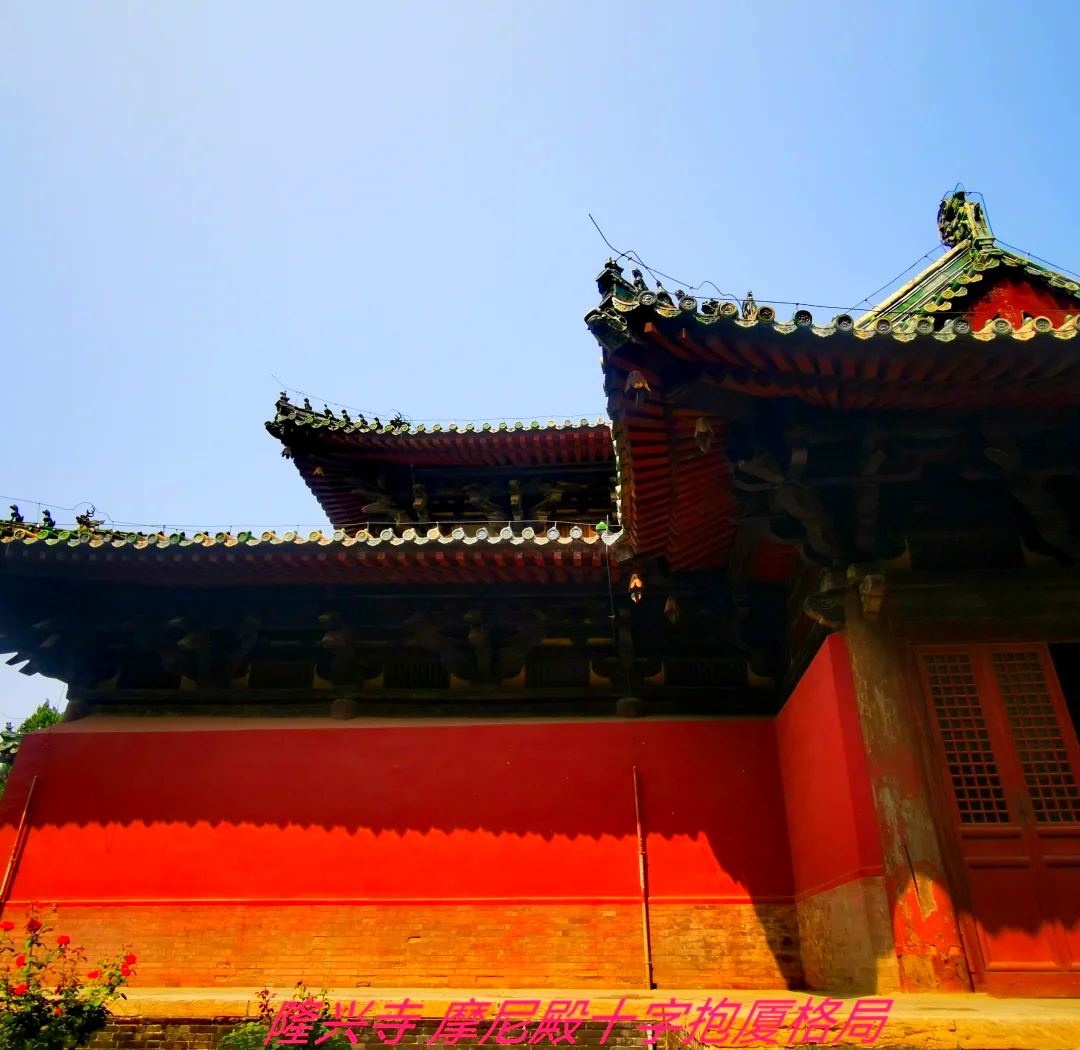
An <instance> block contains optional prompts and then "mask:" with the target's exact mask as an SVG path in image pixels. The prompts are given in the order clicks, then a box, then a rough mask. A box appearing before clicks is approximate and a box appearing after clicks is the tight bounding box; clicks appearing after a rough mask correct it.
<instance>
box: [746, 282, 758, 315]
mask: <svg viewBox="0 0 1080 1050" xmlns="http://www.w3.org/2000/svg"><path fill="white" fill-rule="evenodd" d="M757 312H758V305H757V302H756V301H755V300H754V293H753V292H751V291H750V290H749V289H747V292H746V298H745V299H744V300H743V301H742V316H743V320H744V321H753V320H754V318H756V317H757Z"/></svg>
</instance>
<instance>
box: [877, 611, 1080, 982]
mask: <svg viewBox="0 0 1080 1050" xmlns="http://www.w3.org/2000/svg"><path fill="white" fill-rule="evenodd" d="M946 633H947V634H949V635H954V634H958V633H959V632H954V631H948V632H946ZM941 634H942V632H941V630H940V625H938V624H933V623H922V624H919V625H918V626H915V625H908V629H907V630H904V631H902V632H896V635H895V637H896V641H897V644H898V646H899V648H900V650H901V666H902V669H903V677H904V686H905V689H906V690H907V691H908V694H909V700H910V706H911V707H912V708H913V713H914V716H915V725H916V726H917V727H918V731H919V737H920V738H921V739H920V752H921V754H920V760H921V762H922V765H923V771H924V775H925V777H926V783H927V787H928V794H929V800H930V808H931V812H932V813H933V815H934V820H935V821H936V822H937V823H938V827H939V834H938V841H939V845H940V848H941V853H942V864H943V867H944V874H945V877H946V881H947V884H948V889H949V892H950V893H951V895H952V901H953V909H954V911H955V913H956V919H957V926H958V928H959V930H960V939H961V942H962V945H963V949H964V954H965V957H966V959H967V964H968V972H969V974H970V976H971V982H972V987H973V988H974V990H975V991H977V992H986V993H989V994H996V995H1031V996H1069V997H1072V996H1075V995H1076V994H1077V973H1076V971H1063V972H1062V973H1060V974H1058V973H1053V972H1045V973H1043V972H1032V973H1031V974H1030V975H1028V974H1025V973H1023V972H1020V971H1015V972H1014V971H1005V972H995V971H992V970H989V969H988V968H987V965H986V957H985V955H984V953H983V950H982V943H981V940H980V937H979V932H978V926H977V923H976V920H975V910H974V906H973V904H972V899H971V884H970V882H969V879H968V874H967V868H966V865H965V863H964V859H963V852H962V850H961V845H960V827H959V823H958V819H957V813H956V809H955V804H954V794H953V791H952V785H951V783H950V782H949V780H948V776H947V766H946V762H945V761H944V757H943V755H942V748H941V742H940V739H939V734H938V729H937V727H936V726H935V724H934V717H935V716H934V712H933V710H932V705H931V702H930V698H929V697H928V696H927V693H926V688H925V686H924V683H923V675H922V669H921V667H920V664H919V654H920V652H934V651H936V652H956V651H966V652H969V653H970V652H971V650H972V649H975V648H976V647H977V648H978V656H979V659H974V658H973V659H972V671H973V673H975V675H976V681H977V683H978V682H980V681H981V677H982V671H983V670H986V669H984V668H982V667H981V660H982V657H983V656H985V657H986V661H987V664H988V665H989V660H990V655H991V654H992V652H993V651H994V650H995V649H998V650H1010V649H1022V648H1024V647H1031V648H1036V647H1038V648H1041V649H1042V650H1044V652H1045V660H1043V658H1042V657H1041V658H1040V663H1041V664H1044V666H1043V668H1042V670H1043V674H1044V676H1045V677H1046V679H1047V685H1048V688H1049V689H1050V692H1051V695H1052V697H1054V698H1055V703H1054V708H1055V712H1056V713H1057V717H1058V721H1059V723H1060V722H1062V715H1064V723H1063V724H1062V725H1061V731H1062V733H1063V734H1064V733H1068V732H1069V731H1070V730H1071V731H1072V733H1073V736H1074V739H1075V740H1076V741H1077V749H1078V750H1080V729H1078V727H1076V726H1075V725H1074V723H1073V721H1072V718H1071V715H1070V713H1069V711H1068V710H1067V707H1066V705H1065V703H1064V697H1063V694H1062V690H1061V682H1060V680H1059V679H1058V676H1057V668H1056V667H1055V666H1054V662H1053V657H1052V656H1051V654H1050V650H1049V647H1050V645H1051V644H1058V641H1059V640H1060V641H1061V642H1065V641H1066V639H1064V638H1061V639H1059V640H1055V641H1053V642H1051V641H1047V640H1045V639H1036V638H1031V637H1030V636H1029V637H1026V638H1025V637H1021V638H1016V637H1015V636H1012V635H1011V632H1008V633H1006V632H1003V631H1000V630H995V629H993V628H991V629H989V630H987V629H986V628H985V626H984V629H983V630H974V631H971V632H970V633H969V634H968V637H967V639H965V640H963V641H961V640H960V638H959V637H954V638H949V639H948V640H942V637H941ZM973 634H974V635H977V636H980V637H978V638H977V640H976V639H972V638H971V635H973ZM1071 640H1072V639H1069V641H1071ZM972 655H973V657H974V656H975V655H976V654H972ZM987 673H992V671H989V670H987ZM1051 676H1052V677H1051ZM990 684H991V685H993V684H994V683H990ZM999 691H1000V690H999ZM980 702H983V701H982V698H981V693H980ZM996 760H997V761H998V762H999V763H1001V762H1005V761H1009V762H1012V756H1011V755H997V756H996ZM1020 775H1021V779H1020V783H1024V778H1023V771H1022V770H1021V771H1020ZM1011 808H1012V805H1011V803H1010V809H1011ZM974 964H977V965H974Z"/></svg>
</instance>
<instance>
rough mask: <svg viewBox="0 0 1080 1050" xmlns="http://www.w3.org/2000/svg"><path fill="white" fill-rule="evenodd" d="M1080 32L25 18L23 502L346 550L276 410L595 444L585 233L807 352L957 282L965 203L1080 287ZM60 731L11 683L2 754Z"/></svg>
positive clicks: (589, 245) (9, 171) (8, 474)
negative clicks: (905, 277) (294, 405)
mask: <svg viewBox="0 0 1080 1050" xmlns="http://www.w3.org/2000/svg"><path fill="white" fill-rule="evenodd" d="M1078 26H1080V5H1078V4H1076V3H1075V0H1065V2H1043V3H1040V4H1037V5H1027V4H1018V3H1014V2H1010V3H1001V2H999V0H983V2H982V3H979V4H961V5H942V4H940V3H935V4H930V3H905V4H903V5H899V4H889V5H887V4H882V3H866V2H860V3H846V2H843V3H842V2H836V0H825V2H820V3H815V4H810V3H767V2H762V0H755V2H753V3H739V4H734V3H719V2H714V3H706V4H700V3H694V2H684V3H680V4H677V5H669V6H665V5H662V4H656V3H641V2H637V0H620V2H619V3H617V4H606V3H604V4H601V3H589V2H583V0H577V2H572V3H562V2H555V0H547V2H545V3H540V4H537V3H531V4H525V3H514V2H505V0H502V2H487V3H473V2H467V0H465V2H458V3H436V2H435V0H428V2H425V3H410V2H404V0H395V2H393V3H379V4H374V3H362V2H359V0H351V2H347V3H339V2H333V0H319V2H318V3H313V4H302V5H301V4H295V3H273V2H268V0H258V2H242V0H228V2H226V3H222V2H220V0H216V2H210V3H200V2H196V0H185V2H184V3H176V4H144V3H134V2H132V3H118V2H107V3H103V4H82V3H74V2H69V3H56V4H44V5H42V4H19V3H16V2H14V0H0V113H2V117H0V200H2V207H0V243H2V251H0V289H2V291H0V348H2V349H0V353H2V355H3V356H2V361H3V371H2V380H0V381H2V383H3V389H4V393H5V397H4V406H3V411H2V413H0V449H2V450H3V453H2V456H3V458H2V460H0V497H2V498H3V499H2V504H3V506H6V505H7V504H8V503H9V502H11V500H12V499H16V500H17V501H18V503H19V505H20V507H21V508H22V510H23V513H24V514H26V515H27V516H28V517H29V516H30V515H37V514H38V513H39V512H40V509H41V507H48V508H49V509H50V510H51V511H52V513H53V515H54V517H55V518H56V519H57V520H58V521H63V520H67V521H71V520H72V519H73V518H74V515H75V513H77V512H78V511H79V510H81V509H85V504H86V502H91V503H93V504H94V505H95V506H96V507H97V509H98V511H99V515H98V516H99V517H100V516H102V515H107V516H108V517H109V518H110V519H111V520H113V521H116V522H124V523H133V524H137V525H144V526H149V527H155V528H156V527H160V526H162V525H180V526H188V527H189V529H190V530H195V529H198V528H201V527H208V526H215V525H221V526H228V525H232V526H233V527H240V526H256V527H269V526H279V527H294V526H296V525H307V524H309V523H310V524H312V525H313V526H315V525H322V524H325V519H324V518H323V516H322V514H321V512H320V511H319V508H318V506H317V504H316V503H315V501H314V500H313V499H312V497H311V496H310V495H309V494H308V492H307V489H306V488H305V487H304V485H303V483H302V482H301V480H300V478H299V477H298V476H297V475H296V474H295V472H294V470H293V468H292V465H291V464H290V463H289V462H287V461H286V460H283V459H281V458H280V456H279V455H278V452H279V448H278V446H277V444H276V442H275V441H274V440H273V439H272V438H271V437H270V436H269V435H268V434H267V433H266V432H265V430H264V429H263V426H262V424H263V422H264V421H265V420H266V419H268V418H270V416H271V414H272V411H273V404H274V400H275V397H276V395H277V392H278V390H279V389H281V385H280V384H284V385H285V386H286V387H288V388H290V389H294V390H300V391H305V392H307V393H309V394H310V395H311V400H312V401H313V402H314V403H315V404H316V405H317V406H321V405H322V403H323V401H324V400H332V401H334V402H338V403H341V404H344V405H346V406H349V407H350V408H360V409H361V410H363V411H364V412H365V413H366V414H367V415H368V416H369V417H370V416H371V415H373V414H379V415H381V416H382V417H383V418H384V419H385V418H387V417H388V416H390V415H392V414H393V413H394V412H395V411H400V412H402V413H404V414H405V415H406V416H408V417H410V418H411V419H413V420H414V421H421V420H457V421H459V422H464V421H466V420H469V419H492V420H499V419H507V420H514V419H532V418H534V417H535V418H539V419H542V420H547V419H550V418H558V419H564V418H568V417H569V418H575V419H576V418H580V417H582V416H586V415H587V416H593V417H596V416H599V415H602V414H603V411H604V399H603V395H602V390H601V376H600V370H599V349H598V347H597V345H596V343H595V342H594V341H593V339H592V337H591V336H590V335H589V333H588V331H587V330H586V328H585V326H584V324H583V323H582V318H583V316H584V314H585V312H586V311H587V310H588V309H589V308H590V307H591V306H592V305H594V303H595V301H596V298H597V295H596V287H595V285H594V284H593V278H594V277H595V275H596V273H597V272H598V271H599V270H600V268H601V267H602V265H603V262H604V259H605V258H606V256H607V255H608V254H609V253H608V249H607V248H606V247H605V245H604V244H603V242H602V241H601V240H600V237H599V236H598V234H597V232H596V230H595V228H594V227H593V225H592V223H591V222H590V221H589V218H588V216H589V213H592V215H594V216H595V218H596V220H597V222H598V223H599V224H600V226H601V227H602V228H603V230H604V232H605V233H606V234H607V237H608V238H609V239H610V240H611V242H612V243H613V244H614V245H616V246H617V247H618V248H619V249H620V250H625V249H633V250H635V251H637V252H638V253H640V255H641V256H642V257H643V258H644V259H645V261H646V262H647V263H648V264H649V265H650V266H651V267H654V268H658V269H660V270H663V271H665V272H667V273H670V274H673V275H674V276H676V277H678V278H681V279H682V280H683V281H685V282H686V283H687V284H697V283H699V282H702V281H705V280H711V281H713V282H715V284H716V285H717V286H719V288H720V289H722V290H723V291H724V292H729V293H732V294H736V295H741V294H742V293H744V292H745V291H746V290H747V289H748V288H752V289H753V291H754V293H755V296H756V297H757V298H758V300H759V301H762V302H765V301H770V300H771V301H776V300H785V301H801V302H805V303H814V304H819V303H820V304H824V305H825V306H826V307H830V308H829V309H815V310H814V313H815V317H816V318H817V319H819V320H827V319H828V318H829V317H831V316H832V315H833V314H834V313H838V312H841V311H840V310H839V309H832V308H831V307H833V306H835V307H848V308H850V307H854V306H855V305H856V304H857V303H858V302H859V301H860V300H861V299H862V298H863V297H865V296H868V295H870V294H871V293H872V292H874V291H875V290H876V289H878V288H879V287H880V286H882V285H884V284H886V283H887V282H889V281H890V279H891V278H894V277H896V275H897V274H899V273H900V271H902V270H903V269H904V267H906V266H909V265H910V264H913V263H915V262H916V261H917V260H919V259H920V258H921V257H922V256H924V255H925V254H926V253H928V252H932V251H933V249H935V247H936V245H937V234H936V228H935V224H934V217H935V213H936V208H937V203H938V201H939V199H940V198H941V196H942V195H943V194H944V193H945V192H947V191H949V190H951V189H952V188H953V187H954V186H955V185H956V183H957V182H958V181H959V182H962V183H963V184H964V186H965V187H966V188H967V189H969V190H973V191H981V192H982V193H983V194H984V195H985V200H986V203H987V206H988V212H989V216H990V220H991V222H992V224H993V227H994V231H995V233H996V234H997V235H998V236H999V237H1000V238H1001V239H1002V240H1004V241H1006V242H1009V243H1010V244H1013V245H1017V246H1019V247H1021V248H1023V249H1026V250H1028V251H1030V252H1034V253H1036V254H1038V255H1040V256H1043V257H1045V258H1047V259H1049V260H1051V261H1052V262H1054V263H1057V264H1059V265H1060V266H1063V267H1067V268H1069V269H1072V270H1080V246H1078V245H1077V243H1076V231H1077V230H1078V229H1080V199H1078V194H1077V176H1076V164H1077V156H1078V152H1080V109H1078V107H1077V105H1076V73H1075V67H1076V61H1077V28H1078ZM912 272H915V271H912ZM909 276H910V275H909ZM665 283H666V282H665ZM674 287H675V285H674V283H672V284H668V288H669V290H671V291H674ZM703 294H705V295H707V294H709V292H708V290H706V291H705V292H704V293H703ZM883 294H884V292H881V293H879V295H878V296H877V298H880V297H881V296H882V295H883ZM865 305H866V304H865V303H864V304H863V306H864V307H865ZM793 309H794V307H791V306H779V307H778V313H779V315H780V317H781V318H786V317H788V316H790V314H791V312H792V310H793ZM274 377H277V378H274ZM299 396H302V395H299ZM39 504H40V507H39ZM66 508H73V509H66ZM0 509H2V508H0ZM61 696H62V686H61V685H60V684H59V683H58V682H55V681H50V680H47V679H41V678H27V677H25V676H22V675H19V674H18V673H17V672H15V671H14V670H12V669H10V668H6V667H2V666H0V719H7V718H10V719H14V720H18V719H19V718H21V717H22V716H23V715H24V714H25V713H27V712H28V711H29V710H31V709H32V708H33V707H34V706H36V704H37V703H38V702H40V700H42V699H44V698H45V697H51V698H52V699H53V700H59V699H60V697H61Z"/></svg>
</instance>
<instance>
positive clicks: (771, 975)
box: [638, 903, 804, 989]
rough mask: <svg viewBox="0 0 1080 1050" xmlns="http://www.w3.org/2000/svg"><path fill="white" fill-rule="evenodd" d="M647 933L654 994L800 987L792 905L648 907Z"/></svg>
mask: <svg viewBox="0 0 1080 1050" xmlns="http://www.w3.org/2000/svg"><path fill="white" fill-rule="evenodd" d="M639 915H640V913H639ZM640 930H641V925H640V918H639V921H638V941H639V943H640V941H641V933H640ZM649 930H650V936H651V938H652V955H653V977H654V980H655V982H656V986H657V988H688V989H689V988H751V989H753V988H802V987H803V986H804V981H803V972H802V961H801V957H800V953H799V928H798V922H797V918H796V913H795V906H794V905H793V904H756V905H755V904H679V905H673V904H659V903H658V904H652V905H650V907H649ZM639 958H640V949H639ZM639 972H640V967H639Z"/></svg>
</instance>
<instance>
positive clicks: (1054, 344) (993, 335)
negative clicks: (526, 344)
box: [586, 297, 1080, 413]
mask: <svg viewBox="0 0 1080 1050" xmlns="http://www.w3.org/2000/svg"><path fill="white" fill-rule="evenodd" d="M654 298H655V297H654ZM695 307H696V304H695ZM586 322H587V324H588V325H589V328H590V330H591V331H592V332H593V334H594V336H595V337H596V338H597V340H598V341H599V342H600V344H601V346H602V347H603V349H604V368H605V371H606V372H607V373H608V382H609V389H612V391H613V393H614V394H615V395H616V398H615V405H614V406H612V405H611V404H610V403H609V411H614V412H616V413H617V412H618V411H619V409H620V407H621V399H620V398H619V396H618V395H619V394H624V393H627V391H625V389H624V387H623V385H622V381H624V380H625V379H626V377H627V376H628V375H629V373H630V372H631V371H635V370H636V371H639V372H641V374H642V377H643V379H644V380H645V382H646V383H647V384H648V392H647V394H646V397H647V398H648V399H660V400H662V399H663V393H664V382H665V373H666V372H679V373H680V375H681V376H684V375H685V371H686V368H687V367H689V368H691V369H695V370H699V371H700V374H701V375H703V376H705V377H706V378H707V379H708V380H709V381H711V382H714V383H715V384H716V385H717V386H719V387H721V388H723V389H725V390H729V391H732V392H735V393H742V394H746V395H749V396H753V397H794V398H799V399H801V400H804V401H806V402H808V403H811V404H817V405H821V406H824V407H831V408H841V409H871V408H890V409H942V408H953V407H954V408H986V407H997V406H1024V405H1027V406H1044V405H1045V406H1051V405H1067V404H1078V403H1080V343H1076V342H1074V340H1075V338H1076V336H1077V333H1078V327H1077V318H1076V317H1071V318H1069V319H1068V320H1066V321H1065V322H1064V323H1063V324H1061V325H1059V326H1057V327H1055V326H1053V325H1052V324H1051V322H1050V321H1049V320H1048V319H1047V318H1044V317H1038V318H1033V319H1032V320H1030V321H1029V322H1027V323H1026V324H1025V325H1023V326H1022V327H1020V328H1013V326H1012V325H1011V324H1009V322H1007V321H1002V320H997V321H991V322H989V323H988V324H987V325H986V327H985V328H984V329H982V330H981V331H978V332H975V331H970V330H968V329H967V326H966V324H965V323H963V322H961V321H956V322H953V323H951V324H949V325H948V326H947V327H946V328H944V329H943V330H942V331H935V330H933V324H932V322H931V321H930V320H929V319H926V318H922V319H919V320H909V321H907V322H903V323H900V324H890V323H888V322H878V324H877V325H875V326H874V327H873V328H869V329H860V328H856V327H854V325H853V323H852V322H851V321H850V319H844V320H843V321H841V322H840V323H836V324H831V325H826V326H820V325H814V324H797V323H795V322H791V321H789V322H773V321H765V320H743V319H742V318H738V317H733V318H731V317H723V316H715V315H714V316H708V315H704V314H702V313H700V312H698V311H697V310H696V308H695V309H693V310H691V309H678V308H675V307H668V306H664V305H662V304H658V305H646V304H642V303H641V302H640V301H636V300H635V301H631V302H619V301H612V302H609V303H608V304H606V305H605V306H604V307H603V308H602V309H598V310H594V311H592V312H591V313H590V314H589V315H588V316H587V317H586ZM680 369H681V371H680Z"/></svg>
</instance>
